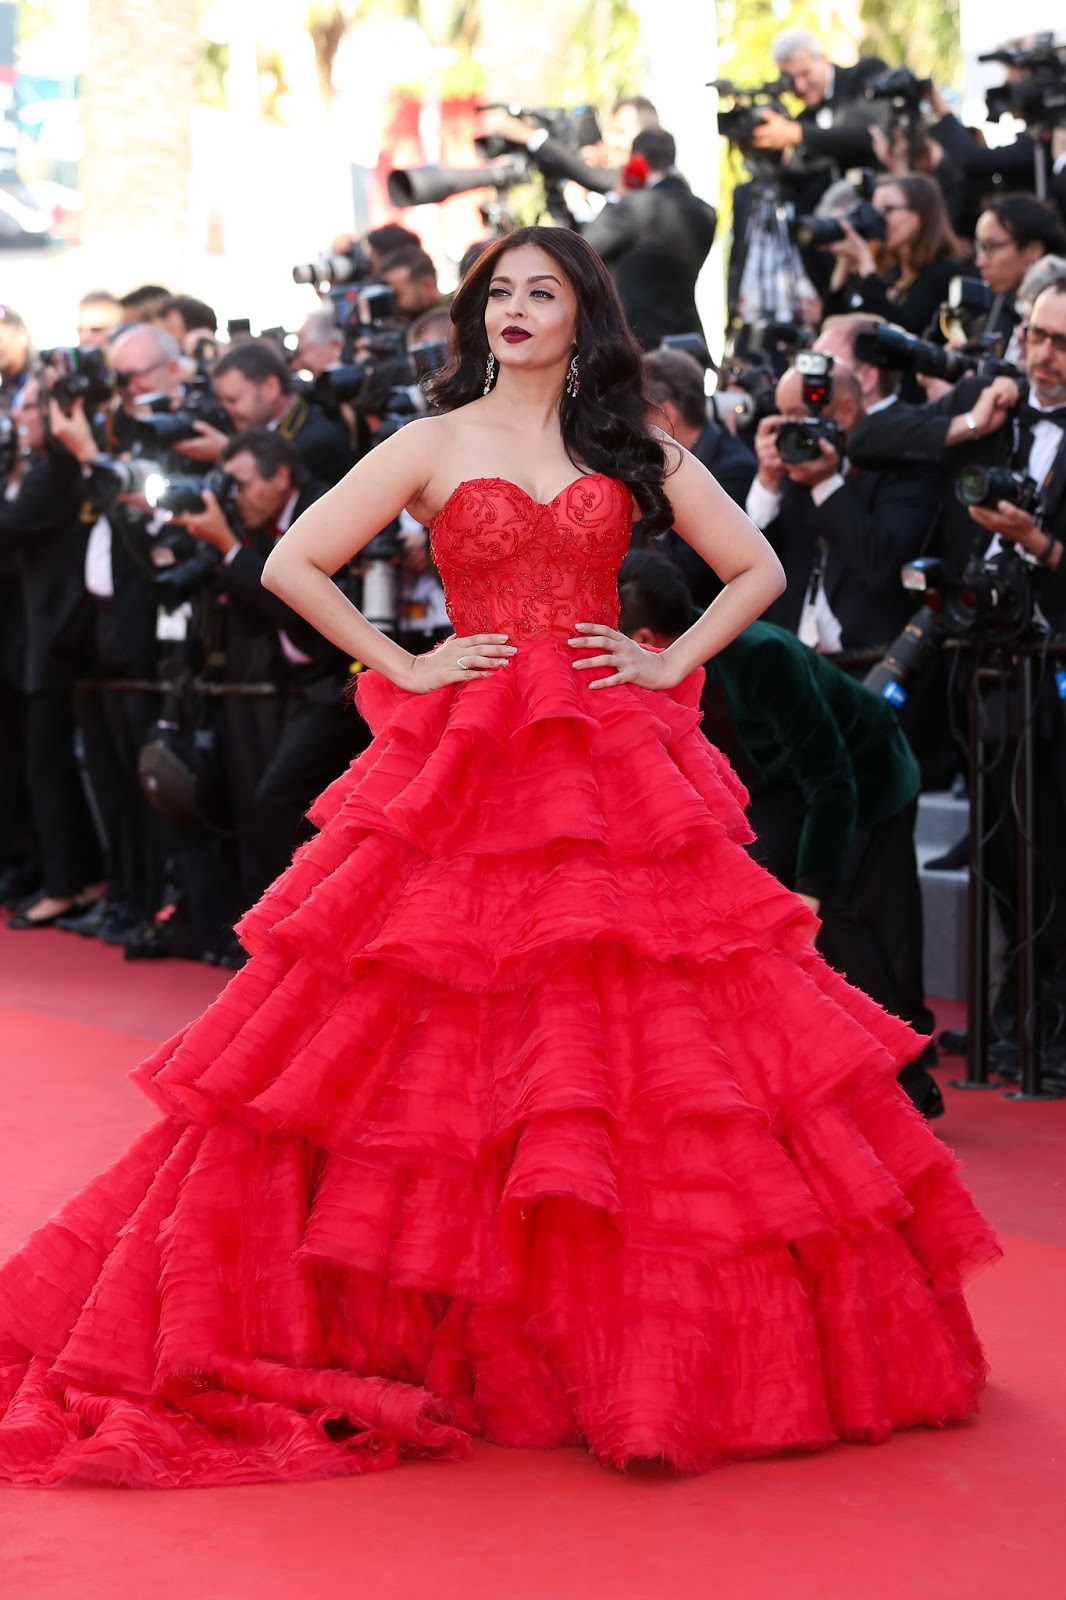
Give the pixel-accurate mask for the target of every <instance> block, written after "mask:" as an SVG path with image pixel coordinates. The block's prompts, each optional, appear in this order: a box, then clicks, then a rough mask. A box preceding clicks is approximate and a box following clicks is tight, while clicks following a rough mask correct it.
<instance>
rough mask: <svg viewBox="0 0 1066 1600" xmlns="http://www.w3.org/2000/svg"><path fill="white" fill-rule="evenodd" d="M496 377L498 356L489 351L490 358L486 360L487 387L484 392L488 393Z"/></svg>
mask: <svg viewBox="0 0 1066 1600" xmlns="http://www.w3.org/2000/svg"><path fill="white" fill-rule="evenodd" d="M495 377H496V357H495V356H494V355H493V353H492V351H491V350H490V351H489V359H488V360H487V361H486V362H485V387H484V388H483V389H482V391H481V392H482V394H488V392H489V390H490V389H491V388H492V385H493V382H494V380H495Z"/></svg>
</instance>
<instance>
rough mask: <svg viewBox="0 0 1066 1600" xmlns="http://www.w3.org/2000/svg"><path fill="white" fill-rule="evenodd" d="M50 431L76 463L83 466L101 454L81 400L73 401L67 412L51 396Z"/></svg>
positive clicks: (49, 401) (49, 408) (49, 405)
mask: <svg viewBox="0 0 1066 1600" xmlns="http://www.w3.org/2000/svg"><path fill="white" fill-rule="evenodd" d="M48 431H49V433H50V435H51V436H52V438H53V439H54V440H55V442H56V443H57V444H61V445H62V446H63V448H64V450H69V451H70V454H71V455H72V456H73V457H74V459H75V461H78V462H80V463H81V465H82V466H85V465H87V463H88V462H90V461H92V460H93V458H94V457H95V456H98V455H99V454H100V451H99V447H98V445H97V443H96V440H95V439H94V437H93V430H92V428H91V427H90V426H89V419H88V417H87V416H86V415H85V406H84V404H83V402H82V401H81V400H80V399H77V400H74V401H72V402H71V406H70V410H69V411H65V410H64V409H63V407H62V406H61V405H60V404H59V401H58V400H57V399H56V398H55V396H54V395H50V396H49V399H48Z"/></svg>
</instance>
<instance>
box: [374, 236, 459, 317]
mask: <svg viewBox="0 0 1066 1600" xmlns="http://www.w3.org/2000/svg"><path fill="white" fill-rule="evenodd" d="M381 278H382V281H383V282H384V283H386V284H388V286H389V288H390V289H391V290H392V293H393V298H394V299H395V301H396V315H397V316H398V317H399V318H400V319H401V321H403V322H406V323H411V322H415V321H416V320H417V319H418V318H419V317H421V316H423V315H424V314H425V313H426V312H427V311H432V310H434V308H435V307H437V306H440V305H442V304H443V303H444V297H443V295H442V294H441V292H440V289H439V288H438V287H437V269H436V267H435V266H434V265H433V257H432V256H430V255H427V254H426V252H425V251H424V250H423V249H421V248H420V247H418V248H416V247H411V248H409V249H406V250H397V251H395V252H394V253H393V254H392V255H390V256H386V258H385V260H384V261H383V262H382V263H381Z"/></svg>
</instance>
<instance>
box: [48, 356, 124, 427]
mask: <svg viewBox="0 0 1066 1600" xmlns="http://www.w3.org/2000/svg"><path fill="white" fill-rule="evenodd" d="M41 369H42V376H43V379H44V384H45V388H46V389H47V391H48V397H49V399H51V400H54V401H55V402H56V404H57V405H58V406H59V409H60V410H61V411H62V412H63V414H64V415H65V416H68V417H69V416H71V415H72V413H73V410H74V405H75V402H76V401H78V400H80V401H81V403H82V405H83V406H84V408H85V414H86V416H89V417H91V416H92V414H93V412H95V411H99V410H100V409H101V407H102V406H105V405H107V403H108V401H109V400H110V399H111V396H112V395H113V394H114V392H115V375H114V373H113V372H112V371H111V368H110V366H109V365H108V361H107V356H106V354H105V352H104V351H103V350H97V349H96V348H95V347H94V346H92V345H89V346H86V347H77V346H67V345H57V346H56V348H55V349H54V350H42V351H41Z"/></svg>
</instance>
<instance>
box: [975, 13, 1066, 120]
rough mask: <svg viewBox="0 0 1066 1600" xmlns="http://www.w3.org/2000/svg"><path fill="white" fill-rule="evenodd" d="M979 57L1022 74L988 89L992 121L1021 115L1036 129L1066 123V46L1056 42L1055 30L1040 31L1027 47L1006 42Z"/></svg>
mask: <svg viewBox="0 0 1066 1600" xmlns="http://www.w3.org/2000/svg"><path fill="white" fill-rule="evenodd" d="M977 59H978V61H998V62H999V63H1000V64H1001V65H1002V66H1004V67H1011V68H1013V69H1014V71H1015V72H1017V73H1019V74H1021V76H1018V77H1016V78H1014V79H1012V80H1011V81H1010V82H1008V83H1001V84H997V85H996V86H995V87H994V88H992V89H989V90H988V93H987V95H986V96H985V110H986V112H987V114H988V120H989V122H1000V121H1002V119H1003V118H1004V117H1018V118H1019V119H1020V120H1021V121H1022V122H1024V123H1025V124H1026V125H1027V126H1028V127H1029V128H1034V129H1043V128H1061V127H1063V126H1066V45H1061V44H1056V43H1055V35H1054V34H1053V33H1039V34H1037V35H1036V37H1035V39H1034V40H1033V41H1032V43H1031V44H1028V45H1026V46H1025V47H1024V48H1017V49H1015V48H1012V47H1011V46H1010V45H1006V46H1004V47H1002V48H1001V49H999V50H990V51H988V52H987V53H986V54H985V55H981V56H978V57H977Z"/></svg>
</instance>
